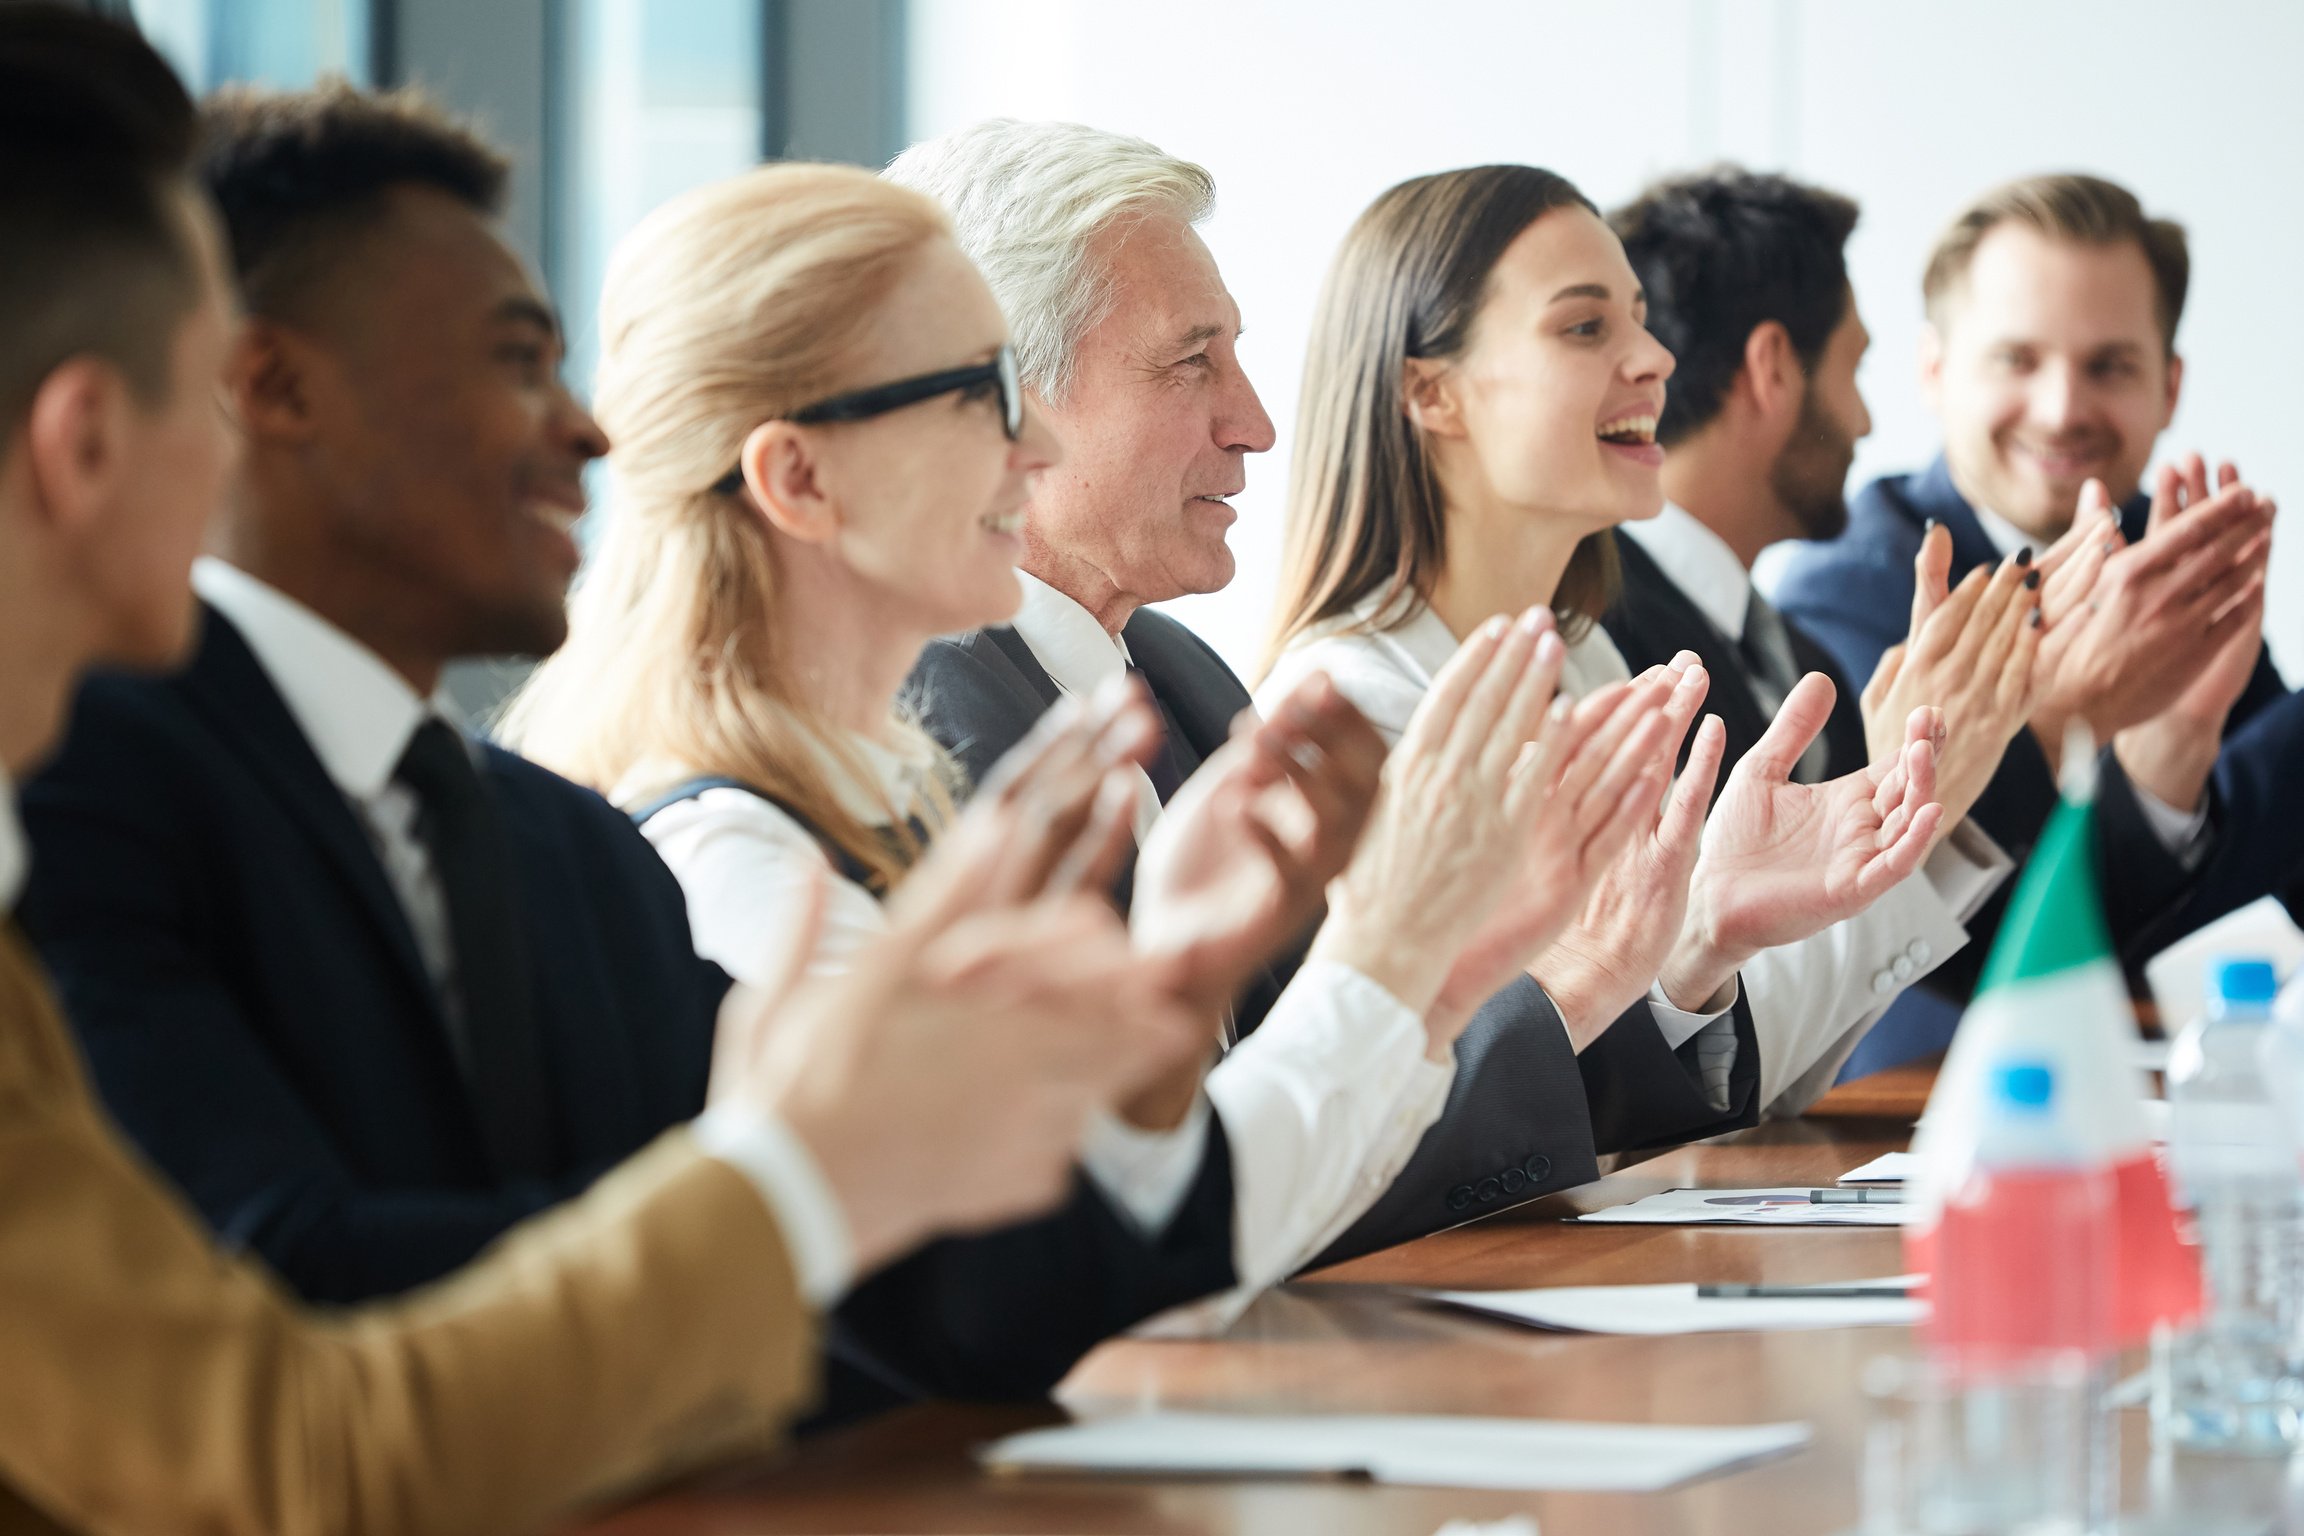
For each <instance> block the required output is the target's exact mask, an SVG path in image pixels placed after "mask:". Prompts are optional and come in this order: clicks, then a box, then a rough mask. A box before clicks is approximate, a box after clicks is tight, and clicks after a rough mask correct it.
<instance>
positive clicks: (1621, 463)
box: [1441, 206, 1672, 531]
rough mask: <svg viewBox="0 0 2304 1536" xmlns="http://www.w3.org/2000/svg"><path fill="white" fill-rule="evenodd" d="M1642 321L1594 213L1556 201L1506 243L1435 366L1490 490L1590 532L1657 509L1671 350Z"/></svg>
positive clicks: (1643, 310)
mask: <svg viewBox="0 0 2304 1536" xmlns="http://www.w3.org/2000/svg"><path fill="white" fill-rule="evenodd" d="M1646 316H1647V301H1646V300H1645V299H1644V298H1643V297H1642V296H1641V293H1640V288H1639V283H1638V280H1637V279H1636V278H1635V277H1634V276H1633V274H1632V267H1631V264H1630V263H1629V262H1627V261H1626V260H1625V259H1624V247H1623V246H1622V245H1621V244H1620V243H1618V241H1617V239H1616V236H1615V234H1614V233H1613V232H1612V231H1610V229H1609V228H1608V226H1607V225H1606V224H1605V223H1603V222H1602V221H1601V220H1600V218H1599V216H1598V215H1596V214H1594V213H1592V212H1591V211H1590V210H1589V209H1586V208H1583V207H1578V206H1571V207H1562V208H1555V209H1553V210H1552V211H1551V212H1549V213H1546V214H1544V215H1543V216H1542V217H1540V218H1538V219H1537V220H1536V222H1534V223H1533V224H1530V225H1529V226H1528V227H1527V228H1526V229H1524V230H1522V231H1521V232H1520V234H1519V236H1518V237H1517V238H1515V239H1514V240H1513V242H1512V243H1511V245H1509V246H1507V247H1506V248H1505V251H1504V255H1503V257H1502V258H1501V259H1500V260H1499V261H1498V262H1497V263H1496V266H1495V267H1494V269H1493V270H1492V271H1491V272H1490V273H1489V276H1488V291H1487V298H1486V300H1485V302H1484V303H1483V304H1482V305H1481V307H1480V314H1479V317H1478V319H1477V320H1475V321H1474V323H1473V326H1472V336H1471V341H1470V343H1469V345H1467V346H1466V348H1465V350H1464V352H1463V355H1462V356H1460V357H1458V358H1457V359H1455V360H1454V362H1452V363H1450V364H1447V365H1445V367H1444V369H1443V370H1441V371H1442V373H1444V375H1445V377H1446V381H1447V382H1446V385H1445V387H1446V389H1447V390H1448V392H1449V394H1450V395H1451V396H1452V398H1453V402H1454V405H1455V408H1456V414H1457V417H1458V419H1459V420H1460V422H1461V433H1462V436H1463V438H1464V440H1465V443H1466V446H1467V447H1468V448H1469V449H1470V452H1471V456H1472V458H1473V460H1474V462H1475V464H1476V466H1477V473H1478V475H1479V477H1480V479H1481V481H1482V482H1483V484H1482V491H1483V492H1484V494H1485V496H1487V497H1488V498H1491V499H1494V500H1496V501H1500V502H1502V503H1504V504H1506V505H1509V506H1514V507H1522V508H1528V509H1531V510H1534V511H1537V512H1539V513H1541V514H1542V515H1544V516H1547V517H1554V518H1561V519H1566V520H1568V521H1570V522H1571V523H1574V524H1577V525H1579V526H1580V527H1582V528H1583V529H1584V530H1585V531H1597V530H1599V529H1602V528H1609V527H1613V526H1614V525H1616V524H1617V523H1621V522H1627V521H1630V520H1633V519H1636V518H1644V517H1653V516H1655V515H1656V513H1657V512H1658V511H1659V510H1661V509H1662V507H1663V505H1664V491H1663V486H1662V483H1661V480H1660V479H1659V476H1658V470H1659V469H1660V468H1661V467H1662V466H1663V463H1664V450H1663V449H1662V448H1661V447H1659V446H1658V445H1657V442H1656V419H1657V417H1658V416H1660V415H1662V414H1663V410H1664V381H1665V380H1667V379H1669V378H1670V377H1671V376H1672V354H1671V353H1670V352H1669V351H1667V350H1665V348H1664V346H1663V344H1662V343H1660V342H1659V341H1657V340H1656V338H1655V337H1653V336H1651V335H1649V334H1648V331H1647V329H1646V327H1645V325H1644V323H1643V322H1644V321H1645V319H1646Z"/></svg>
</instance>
